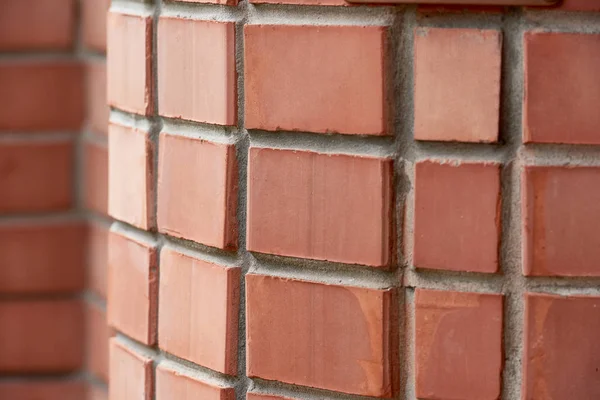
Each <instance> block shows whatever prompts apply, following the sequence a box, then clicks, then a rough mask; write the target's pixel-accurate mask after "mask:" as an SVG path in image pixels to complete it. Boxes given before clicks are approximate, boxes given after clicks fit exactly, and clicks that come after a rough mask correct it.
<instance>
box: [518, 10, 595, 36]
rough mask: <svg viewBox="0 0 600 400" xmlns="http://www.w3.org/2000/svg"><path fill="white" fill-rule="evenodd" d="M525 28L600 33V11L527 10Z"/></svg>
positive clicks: (523, 23) (523, 25)
mask: <svg viewBox="0 0 600 400" xmlns="http://www.w3.org/2000/svg"><path fill="white" fill-rule="evenodd" d="M522 27H523V29H525V30H527V31H532V30H533V31H540V32H565V33H584V34H585V33H589V34H594V33H600V13H589V12H588V13H583V12H581V13H577V12H568V11H541V10H537V11H526V12H524V13H523V22H522Z"/></svg>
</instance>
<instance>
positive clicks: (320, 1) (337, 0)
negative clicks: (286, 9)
mask: <svg viewBox="0 0 600 400" xmlns="http://www.w3.org/2000/svg"><path fill="white" fill-rule="evenodd" d="M250 3H253V4H298V5H305V6H349V5H351V4H350V3H348V2H346V1H345V0H250Z"/></svg>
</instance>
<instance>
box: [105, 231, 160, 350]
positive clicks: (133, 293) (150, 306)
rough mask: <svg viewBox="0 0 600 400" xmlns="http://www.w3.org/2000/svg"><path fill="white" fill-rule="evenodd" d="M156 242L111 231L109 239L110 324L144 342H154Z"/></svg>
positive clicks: (149, 343)
mask: <svg viewBox="0 0 600 400" xmlns="http://www.w3.org/2000/svg"><path fill="white" fill-rule="evenodd" d="M156 266H157V254H156V244H154V243H150V242H149V241H147V240H146V239H145V238H144V239H143V238H138V237H136V238H133V237H128V236H125V234H123V233H121V232H117V231H111V232H110V235H109V238H108V323H109V326H111V327H113V328H115V329H117V330H119V331H121V332H123V333H125V334H126V335H127V336H130V337H132V338H134V339H135V340H137V341H139V342H142V343H144V344H147V345H154V344H155V343H156V328H157V327H156V313H157V301H158V299H157V294H158V293H157V292H158V271H157V268H156Z"/></svg>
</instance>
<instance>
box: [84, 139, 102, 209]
mask: <svg viewBox="0 0 600 400" xmlns="http://www.w3.org/2000/svg"><path fill="white" fill-rule="evenodd" d="M84 164H85V171H84V178H85V181H84V186H85V194H84V204H85V206H86V208H88V209H90V210H93V211H96V212H98V213H101V214H107V213H108V149H107V148H106V146H103V145H101V144H97V143H91V142H88V143H86V144H85V151H84Z"/></svg>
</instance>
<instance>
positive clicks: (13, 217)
mask: <svg viewBox="0 0 600 400" xmlns="http://www.w3.org/2000/svg"><path fill="white" fill-rule="evenodd" d="M83 222H85V215H84V214H83V213H82V212H81V211H79V210H67V211H55V212H52V211H50V212H38V213H35V212H29V213H27V214H21V213H15V214H0V227H1V226H7V225H12V224H21V225H29V226H32V227H34V226H38V225H48V226H53V225H60V224H64V223H69V224H71V223H83Z"/></svg>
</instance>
